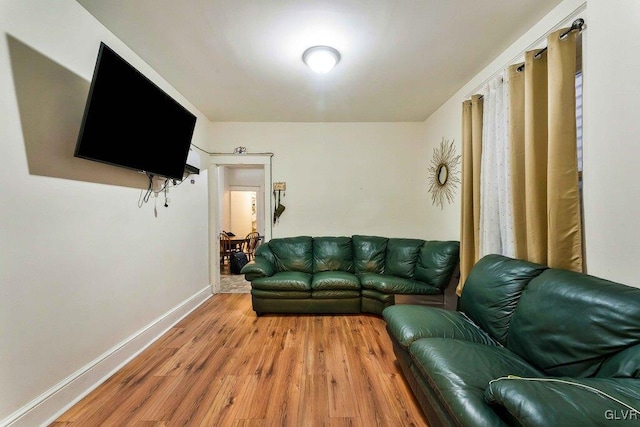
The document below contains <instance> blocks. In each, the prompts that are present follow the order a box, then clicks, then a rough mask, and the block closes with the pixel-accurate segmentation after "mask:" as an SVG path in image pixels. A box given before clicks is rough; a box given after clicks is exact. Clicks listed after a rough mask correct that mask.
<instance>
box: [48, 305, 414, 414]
mask: <svg viewBox="0 0 640 427" xmlns="http://www.w3.org/2000/svg"><path fill="white" fill-rule="evenodd" d="M65 425H71V426H121V425H122V426H124V425H132V426H174V425H176V426H177V425H179V426H425V425H426V421H425V419H424V417H423V415H422V412H421V411H420V408H419V407H418V405H417V403H416V401H415V399H414V398H413V396H412V394H411V390H410V389H409V387H408V385H407V384H406V382H405V380H404V378H403V376H402V374H401V372H400V368H399V367H398V366H397V365H396V363H395V356H394V354H393V350H392V347H391V341H390V340H389V337H388V335H387V332H386V330H385V323H384V320H382V319H381V318H379V317H376V316H371V315H340V316H279V315H278V316H276V315H264V316H262V317H259V318H258V317H256V316H255V314H254V313H253V311H251V296H250V295H248V294H218V295H215V296H213V297H212V298H210V299H209V300H208V301H207V302H205V303H204V304H203V305H202V306H200V307H199V308H198V309H197V310H196V311H194V312H193V313H192V314H191V315H189V316H188V317H187V318H185V319H184V320H183V321H181V322H180V323H179V324H177V325H176V326H175V327H174V328H172V329H171V330H170V331H169V332H168V333H167V334H166V335H164V336H163V337H162V338H160V339H159V340H158V341H156V342H155V343H154V344H152V345H151V346H150V347H149V348H148V349H147V350H145V351H144V352H143V353H142V354H141V355H140V356H138V357H137V358H135V359H134V360H133V361H132V362H131V363H129V364H128V365H127V366H125V367H124V368H123V369H121V370H120V371H119V372H117V373H116V374H115V375H114V376H113V377H111V378H110V379H109V380H107V381H106V382H105V383H104V384H102V385H101V386H100V387H98V388H97V389H96V390H95V391H94V392H92V393H91V394H89V395H88V396H87V397H86V398H84V399H83V400H82V401H80V402H79V403H78V404H77V405H75V406H74V407H73V408H71V409H70V410H69V411H67V412H66V413H65V414H63V415H62V416H61V417H60V418H59V419H58V420H57V421H56V422H54V423H53V424H52V426H65Z"/></svg>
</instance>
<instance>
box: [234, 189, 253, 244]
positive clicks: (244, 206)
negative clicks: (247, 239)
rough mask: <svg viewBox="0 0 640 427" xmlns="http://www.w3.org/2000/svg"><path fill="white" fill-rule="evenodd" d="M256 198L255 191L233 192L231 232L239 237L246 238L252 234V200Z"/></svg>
mask: <svg viewBox="0 0 640 427" xmlns="http://www.w3.org/2000/svg"><path fill="white" fill-rule="evenodd" d="M252 196H253V197H256V192H255V191H237V190H231V203H230V205H231V206H230V211H231V227H230V229H231V231H232V232H233V233H235V235H236V236H237V237H244V236H246V235H247V234H249V233H251V232H252V231H253V230H252V227H251V224H252V215H251V198H252Z"/></svg>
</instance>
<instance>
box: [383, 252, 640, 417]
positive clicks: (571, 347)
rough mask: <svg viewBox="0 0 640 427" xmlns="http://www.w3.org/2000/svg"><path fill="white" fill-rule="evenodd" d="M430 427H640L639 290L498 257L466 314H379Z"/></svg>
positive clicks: (488, 264) (412, 309)
mask: <svg viewBox="0 0 640 427" xmlns="http://www.w3.org/2000/svg"><path fill="white" fill-rule="evenodd" d="M383 317H384V319H385V321H386V322H387V329H388V332H389V335H390V336H391V339H392V341H393V344H394V351H395V353H396V356H397V359H398V361H399V363H400V366H401V367H402V369H403V372H404V374H405V377H406V378H407V380H408V382H409V384H410V386H411V388H412V389H413V391H414V394H415V395H416V397H417V398H418V402H419V403H420V405H421V407H422V409H423V411H424V412H425V414H426V415H427V418H428V420H429V425H430V426H432V427H434V426H440V425H445V426H449V425H455V426H505V425H516V426H545V427H548V426H562V427H564V426H587V425H588V426H608V425H610V426H632V425H633V426H638V425H640V412H639V411H640V289H638V288H633V287H629V286H624V285H621V284H618V283H613V282H609V281H607V280H603V279H599V278H596V277H593V276H588V275H586V274H580V273H575V272H569V271H565V270H558V269H552V268H547V267H545V266H542V265H538V264H532V263H529V262H526V261H521V260H514V259H511V258H506V257H502V256H498V255H489V256H486V257H484V258H482V259H481V260H480V261H479V262H478V263H477V264H476V265H475V266H474V268H473V269H472V271H471V272H470V274H469V277H468V279H467V281H466V283H465V287H464V290H463V292H462V296H461V297H460V300H459V311H446V310H442V309H439V308H430V307H424V306H418V305H395V306H392V307H388V308H386V309H385V310H384V311H383Z"/></svg>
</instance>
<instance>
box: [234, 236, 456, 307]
mask: <svg viewBox="0 0 640 427" xmlns="http://www.w3.org/2000/svg"><path fill="white" fill-rule="evenodd" d="M459 249H460V244H459V242H440V241H424V240H420V239H395V238H392V239H388V238H386V237H379V236H352V237H315V238H314V237H309V236H299V237H288V238H279V239H272V240H271V241H269V242H267V243H264V244H262V245H260V246H259V247H258V248H257V249H256V252H255V257H254V259H253V260H252V261H251V262H249V263H248V264H247V265H245V266H244V267H243V269H242V271H241V273H242V274H244V275H245V278H246V280H248V281H250V282H251V298H252V303H253V309H254V311H255V312H256V314H257V315H261V314H263V313H360V312H365V313H375V314H381V313H382V310H383V309H384V308H385V307H388V306H390V305H393V304H394V303H395V295H397V294H404V295H425V296H435V297H436V301H435V304H438V305H441V306H443V307H451V308H454V309H455V303H456V300H457V298H456V296H455V289H454V288H455V285H452V284H451V282H452V281H457V277H456V271H458V270H457V268H458V266H459Z"/></svg>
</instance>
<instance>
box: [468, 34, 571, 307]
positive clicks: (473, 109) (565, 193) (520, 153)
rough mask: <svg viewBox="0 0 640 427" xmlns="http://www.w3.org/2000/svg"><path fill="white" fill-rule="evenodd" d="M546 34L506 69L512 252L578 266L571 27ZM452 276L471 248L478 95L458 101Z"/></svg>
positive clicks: (475, 234) (476, 198)
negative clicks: (458, 200) (457, 222)
mask: <svg viewBox="0 0 640 427" xmlns="http://www.w3.org/2000/svg"><path fill="white" fill-rule="evenodd" d="M565 32H567V29H566V28H565V29H562V30H558V31H556V32H554V33H552V34H550V35H549V37H548V39H547V49H546V51H544V52H543V53H542V54H541V55H538V56H539V58H535V56H536V54H538V53H539V52H540V51H532V52H527V53H526V55H525V63H524V71H523V72H518V71H517V69H518V68H519V67H520V66H521V65H522V64H518V65H514V66H511V67H509V69H508V70H507V79H508V91H509V131H508V132H509V137H508V138H509V141H510V142H509V144H510V161H511V188H512V192H513V221H514V239H515V252H516V257H518V258H521V259H527V260H530V261H533V262H537V263H541V264H545V265H549V266H551V267H557V268H564V269H569V270H575V271H582V269H583V266H582V225H581V217H580V196H579V188H578V163H577V161H578V160H577V153H576V116H575V111H576V105H575V73H576V37H577V35H578V33H577V32H576V31H571V32H568V33H567V35H566V36H565V37H563V38H562V39H560V35H561V34H564V33H565ZM462 111H463V114H462V146H463V147H462V211H461V236H460V283H459V284H458V288H457V289H456V291H457V293H458V295H460V294H461V293H462V289H463V287H464V282H465V280H466V278H467V276H468V274H469V271H470V270H471V268H472V267H473V265H474V264H475V263H476V261H478V256H479V224H480V205H479V203H480V164H481V160H480V159H481V155H482V152H481V150H482V111H483V105H482V97H481V96H480V95H474V96H473V97H472V99H471V100H470V101H465V102H464V103H463V108H462Z"/></svg>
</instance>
